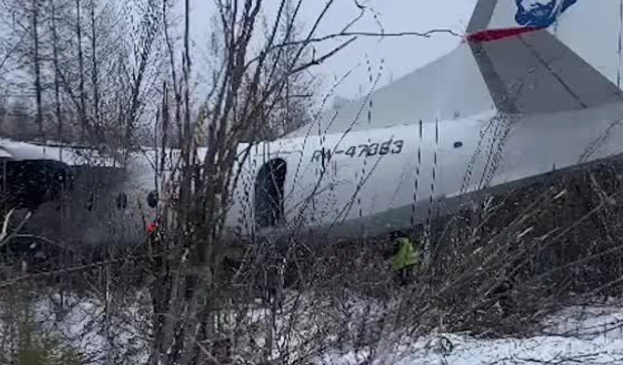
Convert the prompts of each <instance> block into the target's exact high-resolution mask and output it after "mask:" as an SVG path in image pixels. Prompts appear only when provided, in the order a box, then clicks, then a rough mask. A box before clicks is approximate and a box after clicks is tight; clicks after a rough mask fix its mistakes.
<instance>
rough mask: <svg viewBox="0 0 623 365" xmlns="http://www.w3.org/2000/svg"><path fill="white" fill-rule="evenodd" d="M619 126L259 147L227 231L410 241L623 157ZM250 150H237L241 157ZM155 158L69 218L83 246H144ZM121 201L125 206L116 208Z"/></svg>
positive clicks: (497, 127) (612, 120)
mask: <svg viewBox="0 0 623 365" xmlns="http://www.w3.org/2000/svg"><path fill="white" fill-rule="evenodd" d="M621 116H623V104H613V105H609V106H605V107H601V108H598V109H587V110H583V111H575V112H569V113H559V114H556V115H551V114H550V115H541V116H539V115H533V116H527V117H518V116H508V115H505V116H504V115H498V116H496V115H494V113H488V114H482V115H480V116H479V117H477V118H467V119H457V120H452V121H439V122H424V123H415V124H409V125H402V126H395V127H391V128H381V129H370V130H365V131H358V132H352V133H345V134H339V135H338V134H331V135H324V136H321V137H318V136H310V137H298V138H292V139H282V140H277V141H273V142H266V143H260V144H257V145H253V146H251V150H250V153H249V156H248V158H246V159H244V160H243V161H241V162H242V163H239V164H237V165H236V167H235V168H236V169H240V179H239V180H238V182H237V184H236V186H235V187H234V189H233V195H232V203H231V206H230V207H229V208H228V214H227V218H226V226H227V228H228V229H230V230H231V231H232V232H235V233H237V234H241V235H242V236H248V235H251V234H252V233H255V234H258V233H259V234H261V233H262V232H271V231H274V229H275V228H277V229H289V230H316V231H319V232H321V233H328V234H332V235H338V236H364V235H370V236H372V235H378V234H383V233H387V232H390V231H394V230H401V229H408V228H411V227H413V226H415V225H419V224H422V223H426V222H427V221H428V219H429V218H435V217H437V216H444V215H447V214H451V213H452V212H454V211H456V209H458V208H459V206H460V205H461V204H466V203H471V201H472V198H474V197H475V196H474V195H473V194H472V193H473V192H477V191H481V192H488V191H491V192H495V191H498V192H504V191H506V190H508V189H510V188H512V187H513V185H514V184H515V183H517V182H529V181H530V178H534V177H542V176H544V175H545V174H548V173H550V172H552V171H554V170H562V169H565V168H569V167H573V166H576V165H580V164H583V163H586V162H591V161H595V160H599V159H603V158H607V157H613V156H616V155H618V154H620V153H621V151H622V148H623V129H622V128H621V127H620V126H619V123H618V121H619V119H620V118H621ZM504 136H506V137H505V138H504ZM248 147H249V145H247V144H242V145H240V146H239V147H238V150H239V151H238V152H239V155H241V156H242V155H244V151H245V150H246V149H247V148H248ZM323 149H324V151H325V152H324V158H323V157H322V155H323V153H322V151H323ZM170 152H171V151H169V153H170ZM173 152H174V153H175V152H176V151H173ZM204 152H205V150H202V151H199V153H200V155H201V154H202V153H204ZM155 156H156V153H155V152H154V151H153V150H152V151H147V152H145V153H144V154H137V155H134V156H133V160H131V161H130V164H129V165H128V166H129V167H128V169H127V172H126V173H125V176H126V179H125V180H123V181H120V182H119V183H114V184H112V185H109V186H108V187H107V188H105V189H104V190H105V194H100V196H101V198H100V205H99V206H100V208H99V209H95V210H94V211H91V212H84V211H79V212H78V211H74V212H73V215H74V217H75V218H73V219H72V224H74V226H73V227H74V228H73V234H77V235H78V237H76V239H78V240H79V241H88V242H91V243H98V242H100V241H103V240H109V239H110V238H111V237H112V235H113V234H114V235H115V236H116V237H118V234H117V233H121V234H122V235H123V237H125V239H122V241H126V240H133V241H134V240H136V239H140V238H141V237H143V235H144V220H145V219H147V220H149V219H153V213H154V212H153V209H151V208H149V207H148V206H147V204H146V197H147V195H148V194H149V192H150V191H153V190H154V189H155V187H156V182H157V180H156V179H155V172H154V171H155V170H154V169H153V166H154V164H153V161H154V159H155ZM276 159H281V160H283V162H285V166H286V171H285V180H284V181H283V192H284V194H283V204H282V205H283V214H282V219H281V220H280V221H278V222H276V223H275V222H273V224H270V225H268V226H266V222H264V226H260V225H259V223H258V221H257V218H259V217H258V216H259V215H260V213H258V211H256V207H255V204H254V202H255V200H256V199H259V198H258V194H261V193H259V192H258V191H256V186H259V185H258V184H261V181H258V175H259V174H260V170H261V169H262V167H263V166H265V164H267V163H269V161H274V160H276ZM236 171H238V170H236ZM260 180H261V179H260ZM277 180H278V179H277ZM119 193H124V194H126V195H127V197H128V203H127V205H125V206H122V207H120V208H119V207H118V206H117V205H116V203H115V202H116V200H115V196H116V195H117V194H119ZM82 204H83V203H80V204H74V208H72V210H75V209H77V210H79V209H82V208H80V206H81V205H82ZM278 205H279V204H278ZM76 213H78V214H76ZM97 227H99V228H97ZM113 231H114V232H117V233H113Z"/></svg>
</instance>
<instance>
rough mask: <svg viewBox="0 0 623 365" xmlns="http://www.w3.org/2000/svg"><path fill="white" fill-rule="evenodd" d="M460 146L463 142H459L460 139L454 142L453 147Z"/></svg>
mask: <svg viewBox="0 0 623 365" xmlns="http://www.w3.org/2000/svg"><path fill="white" fill-rule="evenodd" d="M462 146H463V142H461V141H457V142H454V148H459V147H462Z"/></svg>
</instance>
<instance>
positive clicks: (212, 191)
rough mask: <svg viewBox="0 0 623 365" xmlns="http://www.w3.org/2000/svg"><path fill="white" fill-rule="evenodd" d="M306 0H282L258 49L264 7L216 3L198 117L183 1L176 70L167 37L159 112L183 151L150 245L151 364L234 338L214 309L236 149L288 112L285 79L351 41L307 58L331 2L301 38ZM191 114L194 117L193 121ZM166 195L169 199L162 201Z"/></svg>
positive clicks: (194, 359) (204, 357) (187, 357)
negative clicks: (213, 60)
mask: <svg viewBox="0 0 623 365" xmlns="http://www.w3.org/2000/svg"><path fill="white" fill-rule="evenodd" d="M303 2H304V1H303V0H298V1H295V2H291V1H288V0H282V1H280V2H279V8H278V11H277V13H276V14H273V15H272V19H270V21H269V25H270V26H269V27H268V30H267V34H266V37H265V39H262V40H261V43H262V47H261V48H260V49H259V50H258V51H257V52H253V50H252V49H253V47H252V39H254V38H257V37H258V36H260V35H261V33H258V31H257V29H259V28H260V24H259V23H260V15H261V13H262V11H263V10H265V9H264V3H263V2H262V1H261V0H244V1H242V0H230V1H225V0H217V1H216V4H217V19H218V23H217V24H218V28H219V30H218V32H219V33H218V34H217V37H219V38H220V40H221V41H220V42H222V48H221V51H220V52H219V58H218V62H217V67H215V68H214V71H213V74H212V75H211V80H213V81H214V82H213V85H212V89H211V90H210V92H209V93H208V97H207V100H206V101H205V102H204V103H203V106H202V107H201V108H200V110H198V113H193V111H192V110H191V105H190V98H189V87H190V85H191V81H190V75H191V74H192V72H191V71H192V70H191V66H192V64H193V63H192V62H191V54H190V42H189V27H190V24H189V13H188V12H189V1H188V0H187V1H186V3H185V9H186V14H185V24H184V29H185V35H184V48H183V50H182V54H183V57H182V66H181V72H179V71H178V68H177V65H176V64H175V61H176V58H175V56H174V55H175V54H178V53H179V51H175V50H174V49H172V47H173V46H172V43H169V52H170V54H171V58H170V59H171V71H172V72H171V74H172V76H173V79H172V81H171V83H170V84H171V85H172V88H173V90H172V93H173V95H174V100H175V103H174V105H173V106H169V103H168V100H170V99H164V105H163V108H162V112H163V113H162V115H163V118H169V115H170V116H171V117H172V121H173V123H175V124H176V125H177V126H178V127H177V130H178V131H179V133H180V136H181V137H182V138H181V141H182V144H181V147H182V148H181V155H180V161H179V166H180V168H179V169H177V170H174V171H173V172H172V174H171V176H168V179H165V181H164V182H163V185H166V184H167V183H171V182H172V181H176V182H177V183H176V184H175V185H176V186H178V187H179V189H178V190H177V199H176V203H175V206H174V207H172V206H170V205H167V204H164V203H162V206H161V207H160V208H161V209H160V217H161V219H163V221H162V222H161V224H162V223H164V227H165V231H164V236H162V237H160V238H159V239H158V240H156V241H157V245H156V247H157V249H158V250H162V251H160V255H156V253H155V252H154V256H153V257H154V259H153V265H154V266H153V270H152V272H153V273H154V275H155V276H156V277H155V278H154V280H153V285H152V290H151V292H152V296H153V301H154V323H153V324H152V326H153V328H154V333H153V340H154V343H153V348H152V351H153V353H152V357H151V361H150V362H151V364H204V363H211V362H212V361H213V360H214V359H213V358H212V357H213V356H214V353H215V352H214V351H215V348H214V347H215V343H216V342H218V341H220V340H221V339H222V338H223V336H225V337H227V338H230V339H231V333H230V332H229V331H230V330H231V328H232V327H231V324H232V323H231V321H226V322H229V324H230V326H229V329H226V328H224V327H223V322H222V321H219V318H220V316H219V314H218V313H219V309H222V308H223V305H225V303H224V302H222V301H221V300H220V299H221V298H225V297H226V294H225V292H224V291H223V290H225V289H224V286H223V284H224V283H223V281H222V280H223V278H222V273H223V262H222V254H223V253H224V250H225V247H226V243H225V242H224V236H223V234H224V219H225V214H226V211H227V209H228V208H229V204H230V196H231V187H232V186H233V185H234V184H235V181H236V180H237V178H238V176H237V172H238V171H237V169H236V166H237V164H238V163H240V162H242V161H243V160H244V158H245V157H244V156H237V153H238V145H239V143H240V142H242V141H244V140H247V139H248V138H249V137H250V136H251V137H253V132H254V131H258V130H260V129H262V128H263V127H264V125H263V123H271V122H272V121H283V120H285V119H287V118H290V116H289V115H288V114H287V113H288V104H290V103H291V101H292V98H291V96H292V95H291V94H288V92H292V91H291V90H289V86H288V85H289V84H290V83H292V82H293V81H294V80H296V78H297V77H300V75H302V74H303V73H304V72H306V71H307V70H308V69H309V68H311V67H312V66H314V65H318V64H321V63H322V62H324V61H325V60H327V59H328V58H330V57H331V56H332V55H334V54H336V53H337V52H339V51H340V50H341V49H343V48H344V47H346V46H347V45H348V44H350V43H351V42H353V41H354V37H347V38H346V40H345V41H344V42H341V43H339V44H338V45H337V46H336V47H335V48H333V49H331V50H330V51H329V52H328V53H326V54H323V55H319V56H311V55H310V53H309V52H307V50H308V49H309V47H310V45H311V43H312V40H313V39H315V37H317V34H316V33H317V32H318V26H319V24H320V23H321V21H322V20H323V19H324V17H325V16H326V14H327V13H328V12H329V10H330V9H331V8H332V7H333V4H334V1H333V0H331V1H328V2H327V3H326V4H325V6H324V9H323V11H322V12H321V13H320V15H319V16H318V18H317V19H315V21H314V23H313V24H314V25H313V26H312V27H311V28H310V29H309V31H308V32H307V33H306V34H302V31H300V32H301V33H299V34H301V35H300V36H299V35H298V34H296V33H294V24H296V23H297V22H298V19H299V18H300V17H301V10H300V9H301V6H302V4H303ZM164 14H165V15H166V14H167V12H166V11H165V12H164ZM296 37H298V38H297V39H296V42H293V39H294V38H296ZM293 45H296V46H295V47H294V46H293ZM277 110H279V112H277ZM169 111H170V112H169ZM197 114H199V117H198V118H197V119H196V120H195V118H192V116H193V115H197ZM163 124H166V123H164V122H163ZM275 124H276V122H275ZM271 127H273V126H271ZM278 127H279V126H278ZM275 130H279V128H275ZM281 133H283V131H281V132H277V133H276V134H274V135H275V136H276V135H278V134H281ZM201 140H205V141H207V147H208V148H207V151H206V152H204V153H205V155H203V156H201V157H203V162H199V159H198V157H199V156H198V155H197V153H198V152H197V148H196V147H197V145H198V142H199V141H201ZM247 152H248V151H247ZM175 162H176V161H174V163H173V165H175ZM167 180H168V181H167ZM163 190H164V189H163ZM163 201H167V199H166V197H165V199H163ZM157 257H158V258H157ZM226 327H227V326H226ZM269 337H270V336H269ZM271 345H272V344H268V347H267V348H268V349H270V347H271ZM270 352H271V351H267V352H265V355H264V357H265V359H264V360H268V358H269V357H270V355H271V353H270ZM256 360H259V359H256Z"/></svg>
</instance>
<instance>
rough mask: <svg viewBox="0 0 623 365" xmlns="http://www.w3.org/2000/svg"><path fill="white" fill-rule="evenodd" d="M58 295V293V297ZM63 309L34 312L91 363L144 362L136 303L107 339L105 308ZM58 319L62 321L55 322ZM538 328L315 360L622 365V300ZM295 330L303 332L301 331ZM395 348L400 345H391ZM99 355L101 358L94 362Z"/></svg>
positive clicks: (430, 339)
mask: <svg viewBox="0 0 623 365" xmlns="http://www.w3.org/2000/svg"><path fill="white" fill-rule="evenodd" d="M57 299H58V298H57ZM67 302H68V303H67V304H69V305H66V306H65V307H66V308H67V311H66V314H65V315H64V316H62V318H59V317H58V316H57V314H56V313H57V311H55V309H54V308H53V307H54V306H53V305H52V304H51V303H52V301H50V300H41V301H40V302H38V304H37V308H38V310H37V312H38V313H39V316H40V319H41V320H42V322H43V323H55V324H54V326H53V327H50V328H53V329H55V330H56V331H58V332H59V333H61V334H62V335H63V336H64V337H65V338H66V339H67V340H69V341H71V342H72V343H73V344H74V346H76V347H78V348H79V349H81V350H82V351H84V352H86V353H88V354H90V355H92V356H93V357H92V360H95V361H94V363H98V362H101V361H103V360H104V358H105V357H106V354H107V353H108V351H109V349H110V348H111V347H110V344H111V341H112V343H113V345H114V347H115V348H116V351H115V352H116V353H117V354H118V355H120V356H123V357H124V358H126V356H128V355H130V357H132V358H133V359H134V361H132V362H124V363H128V364H130V363H136V364H141V363H146V360H147V354H146V352H145V351H146V350H147V349H148V348H149V346H148V341H147V339H145V338H144V337H143V336H141V333H146V332H145V331H144V330H141V329H140V328H138V327H137V325H136V323H138V322H139V321H140V322H143V323H144V322H145V321H146V320H147V319H148V318H144V316H145V315H147V313H141V311H140V310H139V309H138V306H136V307H134V306H132V307H130V309H128V310H127V318H125V319H123V318H121V319H120V318H117V319H116V320H115V321H113V322H111V323H113V325H111V327H110V328H111V329H110V334H109V336H108V337H109V338H110V339H111V341H106V333H105V332H104V331H103V326H102V319H103V316H104V313H105V311H104V308H103V306H102V305H101V304H99V303H98V302H96V301H94V300H78V298H70V299H69V300H68V301H67ZM59 319H60V322H59ZM544 324H545V325H546V326H545V328H544V330H543V331H542V333H540V334H539V335H536V336H534V337H530V338H524V339H519V338H504V339H477V338H474V337H470V336H467V335H461V334H431V335H429V336H427V337H425V338H421V339H418V340H412V341H401V342H402V344H401V345H399V346H396V344H395V343H392V340H391V339H389V338H387V337H386V338H385V341H382V342H385V343H382V344H381V345H383V347H382V348H384V349H389V348H392V347H394V348H393V349H391V350H379V352H378V354H377V356H376V357H375V361H373V362H371V363H370V362H367V361H365V360H366V355H367V354H366V353H358V354H356V353H354V352H347V353H343V354H340V353H338V352H337V351H329V352H325V354H324V355H323V356H322V357H321V358H320V359H318V363H319V364H340V365H342V364H344V365H350V364H370V365H371V364H395V365H419V364H433V365H434V364H444V365H455V364H457V365H459V364H460V365H489V364H491V365H492V364H496V365H502V364H508V365H511V364H557V365H563V364H622V365H623V305H614V304H609V305H607V306H606V305H604V306H601V307H598V306H591V307H570V308H567V309H565V310H563V311H561V312H559V313H558V314H557V315H555V316H552V317H550V318H548V319H547V320H546V321H545V323H544ZM299 335H303V333H300V334H299ZM395 347H398V349H395ZM98 360H99V361H98Z"/></svg>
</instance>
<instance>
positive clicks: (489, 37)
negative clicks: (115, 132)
mask: <svg viewBox="0 0 623 365" xmlns="http://www.w3.org/2000/svg"><path fill="white" fill-rule="evenodd" d="M539 29H541V28H506V29H487V30H483V31H480V32H476V33H472V34H470V35H468V36H467V40H468V41H469V42H474V43H483V42H491V41H497V40H500V39H504V38H512V37H517V36H520V35H522V34H524V33H529V32H534V31H535V30H539Z"/></svg>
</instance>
